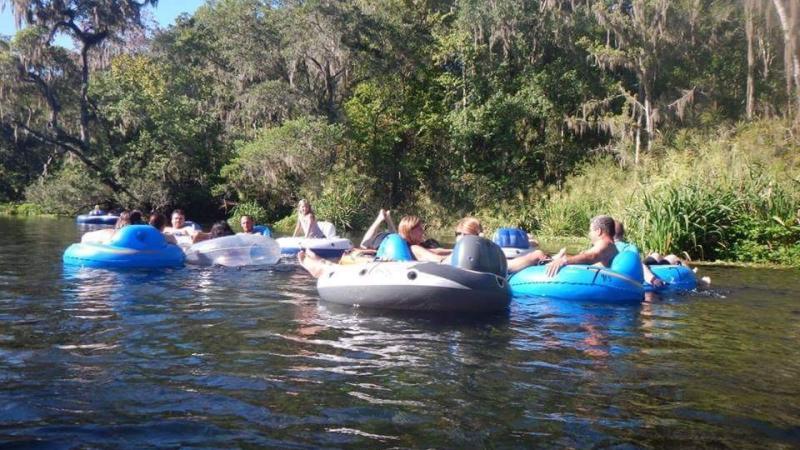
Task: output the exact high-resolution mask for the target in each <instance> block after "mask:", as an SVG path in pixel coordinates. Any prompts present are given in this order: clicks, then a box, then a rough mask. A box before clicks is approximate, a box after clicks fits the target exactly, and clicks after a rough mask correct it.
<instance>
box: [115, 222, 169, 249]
mask: <svg viewBox="0 0 800 450" xmlns="http://www.w3.org/2000/svg"><path fill="white" fill-rule="evenodd" d="M109 244H110V245H113V246H114V247H124V248H130V249H134V250H156V249H161V248H164V246H166V245H167V241H166V240H164V235H163V234H161V232H160V231H158V230H157V229H155V228H154V227H152V226H150V225H128V226H125V227H122V228H120V229H119V230H117V232H116V233H114V237H112V238H111V242H110V243H109Z"/></svg>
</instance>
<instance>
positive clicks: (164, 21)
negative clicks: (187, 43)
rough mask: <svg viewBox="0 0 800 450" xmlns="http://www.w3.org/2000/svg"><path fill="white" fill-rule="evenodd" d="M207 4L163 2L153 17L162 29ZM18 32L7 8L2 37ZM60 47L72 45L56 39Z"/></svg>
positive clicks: (0, 24)
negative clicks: (177, 18)
mask: <svg viewBox="0 0 800 450" xmlns="http://www.w3.org/2000/svg"><path fill="white" fill-rule="evenodd" d="M203 3H205V0H161V1H159V2H158V6H157V7H156V8H155V9H154V10H153V15H154V16H155V18H156V21H157V22H158V24H159V25H160V26H162V27H165V28H166V27H167V26H169V25H171V24H172V23H174V22H175V18H176V17H178V15H180V14H181V13H184V12H185V13H189V14H192V13H194V12H195V10H197V7H199V6H200V5H202V4H203ZM15 32H16V27H15V26H14V16H13V15H12V14H11V10H10V9H9V8H5V9H4V10H3V11H2V12H0V35H6V36H11V35H13V34H14V33H15ZM56 43H57V44H59V45H66V46H70V47H71V45H70V44H69V43H68V40H67V39H63V38H62V39H58V38H57V39H56Z"/></svg>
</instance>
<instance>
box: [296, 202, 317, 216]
mask: <svg viewBox="0 0 800 450" xmlns="http://www.w3.org/2000/svg"><path fill="white" fill-rule="evenodd" d="M303 203H305V204H306V205H308V212H309V213H310V214H314V208H312V207H311V203H309V202H308V200H306V199H304V198H301V199H300V201H299V202H297V211H300V205H302V204H303Z"/></svg>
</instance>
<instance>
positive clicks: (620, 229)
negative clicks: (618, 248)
mask: <svg viewBox="0 0 800 450" xmlns="http://www.w3.org/2000/svg"><path fill="white" fill-rule="evenodd" d="M614 240H615V241H622V240H625V225H623V224H622V222H620V221H619V220H615V221H614Z"/></svg>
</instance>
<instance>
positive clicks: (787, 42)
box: [772, 0, 800, 124]
mask: <svg viewBox="0 0 800 450" xmlns="http://www.w3.org/2000/svg"><path fill="white" fill-rule="evenodd" d="M784 1H786V2H787V3H788V5H789V7H790V8H791V9H790V10H788V11H787V8H786V6H787V5H786V4H784ZM792 1H794V0H773V1H772V4H773V5H775V12H777V13H778V19H779V20H780V22H781V29H782V30H783V45H784V55H785V60H784V69H785V71H786V94H787V95H788V96H789V98H792V97H794V100H795V111H794V112H795V122H797V123H799V124H800V56H799V55H798V43H797V32H798V30H797V27H798V25H797V21H798V18H797V16H798V13H799V12H800V8H798V6H797V5H796V4H794V3H791V2H792ZM793 85H794V89H792V86H793ZM792 91H794V94H792Z"/></svg>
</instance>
